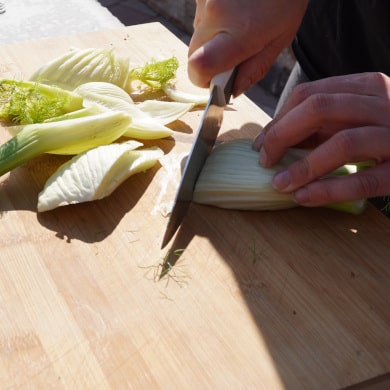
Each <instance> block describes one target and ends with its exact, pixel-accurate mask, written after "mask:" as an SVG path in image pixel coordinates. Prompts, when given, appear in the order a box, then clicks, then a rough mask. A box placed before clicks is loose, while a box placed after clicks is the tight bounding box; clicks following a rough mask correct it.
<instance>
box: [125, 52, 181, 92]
mask: <svg viewBox="0 0 390 390" xmlns="http://www.w3.org/2000/svg"><path fill="white" fill-rule="evenodd" d="M178 67H179V61H178V60H177V58H176V57H171V58H168V59H165V60H162V61H156V60H152V61H151V62H148V63H146V64H145V65H143V66H140V67H137V68H133V69H130V71H129V77H128V80H127V86H126V87H125V89H126V90H129V91H132V90H133V89H134V84H136V83H138V84H141V85H142V84H144V85H147V86H148V87H149V88H152V89H162V88H163V87H164V85H166V84H167V83H168V82H169V81H170V80H172V79H173V78H174V77H175V76H176V71H177V69H178Z"/></svg>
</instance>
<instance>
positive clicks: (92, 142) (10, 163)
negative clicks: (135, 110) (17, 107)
mask: <svg viewBox="0 0 390 390" xmlns="http://www.w3.org/2000/svg"><path fill="white" fill-rule="evenodd" d="M130 121H131V119H130V117H129V116H128V115H126V114H124V113H122V112H113V111H111V112H110V111H107V112H103V113H101V114H96V115H88V116H85V117H81V118H76V119H68V120H62V121H56V122H48V123H37V124H31V125H24V126H22V125H21V126H10V127H7V130H9V131H10V132H11V133H13V134H15V135H14V137H13V138H11V139H10V140H9V141H7V142H6V143H4V144H2V145H1V146H0V176H1V175H3V174H5V173H7V172H8V171H10V170H11V169H14V168H16V167H17V166H19V165H22V164H24V163H25V162H27V161H28V160H30V159H32V158H34V157H37V156H39V155H41V154H43V153H55V154H78V153H81V152H84V151H85V150H88V149H90V148H94V147H96V146H99V145H104V144H109V143H111V142H113V141H115V140H116V139H118V138H119V137H121V136H122V134H123V132H124V131H125V130H126V129H127V128H128V126H129V123H130Z"/></svg>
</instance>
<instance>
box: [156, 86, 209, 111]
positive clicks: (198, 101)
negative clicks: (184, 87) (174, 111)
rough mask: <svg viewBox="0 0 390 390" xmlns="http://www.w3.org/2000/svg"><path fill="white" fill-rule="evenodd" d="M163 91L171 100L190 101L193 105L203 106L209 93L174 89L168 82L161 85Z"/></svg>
mask: <svg viewBox="0 0 390 390" xmlns="http://www.w3.org/2000/svg"><path fill="white" fill-rule="evenodd" d="M163 91H164V93H165V94H166V95H167V96H168V97H169V98H170V99H171V100H173V101H175V102H180V103H192V104H194V105H195V106H205V105H206V104H207V102H208V100H209V97H210V94H206V93H205V94H204V95H200V94H195V93H190V92H186V91H181V90H179V89H176V88H175V87H174V86H172V85H170V84H166V85H164V87H163Z"/></svg>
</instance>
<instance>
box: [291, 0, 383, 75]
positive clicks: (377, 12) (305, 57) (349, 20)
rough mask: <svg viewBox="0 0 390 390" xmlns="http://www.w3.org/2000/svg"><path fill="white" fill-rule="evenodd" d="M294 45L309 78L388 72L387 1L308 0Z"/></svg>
mask: <svg viewBox="0 0 390 390" xmlns="http://www.w3.org/2000/svg"><path fill="white" fill-rule="evenodd" d="M293 49H294V53H295V55H296V57H297V60H298V62H299V63H300V65H301V66H302V69H303V70H304V72H305V73H306V74H307V76H308V77H309V79H310V80H317V79H320V78H324V77H329V76H337V75H343V74H351V73H361V72H370V71H377V72H383V73H385V74H387V75H389V76H390V1H389V0H311V1H310V2H309V5H308V8H307V11H306V14H305V16H304V19H303V21H302V24H301V27H300V29H299V31H298V34H297V37H296V39H295V41H294V42H293Z"/></svg>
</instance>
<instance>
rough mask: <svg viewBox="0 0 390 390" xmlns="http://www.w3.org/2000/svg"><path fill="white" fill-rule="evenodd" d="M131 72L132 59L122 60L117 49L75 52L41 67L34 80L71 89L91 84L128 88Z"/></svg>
mask: <svg viewBox="0 0 390 390" xmlns="http://www.w3.org/2000/svg"><path fill="white" fill-rule="evenodd" d="M128 72H129V60H128V59H125V58H120V57H118V56H117V55H116V54H115V52H114V49H113V48H110V49H96V48H87V49H72V50H70V51H69V52H67V53H64V54H63V55H61V56H59V57H57V58H55V59H53V60H52V61H49V62H48V63H47V64H45V65H43V66H42V67H40V68H39V69H38V70H37V71H36V72H35V73H34V74H33V75H32V76H31V77H30V80H32V81H39V82H43V83H45V84H54V85H57V86H59V87H61V88H64V89H70V90H73V89H74V88H76V87H77V86H79V85H80V84H83V83H86V82H90V81H105V82H108V83H112V84H115V85H118V86H120V87H124V86H125V85H126V82H127V77H128Z"/></svg>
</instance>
